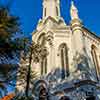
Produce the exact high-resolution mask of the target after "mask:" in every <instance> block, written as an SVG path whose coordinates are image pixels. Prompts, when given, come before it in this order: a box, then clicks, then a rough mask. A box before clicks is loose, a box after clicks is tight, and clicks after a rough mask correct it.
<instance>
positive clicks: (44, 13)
mask: <svg viewBox="0 0 100 100" xmlns="http://www.w3.org/2000/svg"><path fill="white" fill-rule="evenodd" d="M44 16H46V8H45V10H44Z"/></svg>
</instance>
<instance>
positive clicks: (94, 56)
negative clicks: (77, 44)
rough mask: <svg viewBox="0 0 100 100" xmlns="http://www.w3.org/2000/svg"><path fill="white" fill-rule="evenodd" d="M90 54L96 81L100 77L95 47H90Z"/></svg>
mask: <svg viewBox="0 0 100 100" xmlns="http://www.w3.org/2000/svg"><path fill="white" fill-rule="evenodd" d="M91 54H92V58H93V62H94V65H95V69H96V74H97V80H98V77H99V75H100V68H99V63H98V59H97V54H96V47H95V46H94V45H92V46H91Z"/></svg>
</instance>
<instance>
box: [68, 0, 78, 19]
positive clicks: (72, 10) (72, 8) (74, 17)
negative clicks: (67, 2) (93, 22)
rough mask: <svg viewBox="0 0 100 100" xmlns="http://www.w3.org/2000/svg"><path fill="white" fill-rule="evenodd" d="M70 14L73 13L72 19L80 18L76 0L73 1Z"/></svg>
mask: <svg viewBox="0 0 100 100" xmlns="http://www.w3.org/2000/svg"><path fill="white" fill-rule="evenodd" d="M70 15H71V19H72V20H73V19H79V16H78V9H77V8H76V6H75V4H74V2H73V1H72V2H71V9H70Z"/></svg>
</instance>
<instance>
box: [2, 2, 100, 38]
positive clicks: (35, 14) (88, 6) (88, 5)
mask: <svg viewBox="0 0 100 100" xmlns="http://www.w3.org/2000/svg"><path fill="white" fill-rule="evenodd" d="M1 1H2V3H7V2H8V1H11V0H1ZM12 1H13V3H12V6H11V12H12V13H13V14H14V15H17V16H19V17H20V20H21V24H22V25H21V27H22V29H23V31H24V32H25V34H26V35H30V33H31V32H32V31H33V30H35V28H36V25H37V23H38V20H39V19H40V18H41V17H42V0H12ZM60 1H61V15H62V17H63V18H64V19H65V22H66V23H69V22H70V13H69V12H70V10H69V9H70V1H71V0H60ZM74 1H75V5H76V6H77V8H78V10H79V16H80V19H81V20H82V22H83V24H84V25H85V26H86V27H87V28H88V29H90V30H91V31H92V32H94V33H96V34H97V35H98V36H100V11H99V10H100V0H74Z"/></svg>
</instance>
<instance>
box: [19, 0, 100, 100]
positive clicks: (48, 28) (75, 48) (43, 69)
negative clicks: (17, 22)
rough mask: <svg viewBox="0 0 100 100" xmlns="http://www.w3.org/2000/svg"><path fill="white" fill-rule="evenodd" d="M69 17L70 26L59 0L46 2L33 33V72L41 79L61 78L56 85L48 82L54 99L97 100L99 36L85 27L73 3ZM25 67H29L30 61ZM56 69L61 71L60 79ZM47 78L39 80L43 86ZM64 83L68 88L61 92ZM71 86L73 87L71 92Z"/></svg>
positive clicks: (45, 0) (99, 70) (99, 72)
mask: <svg viewBox="0 0 100 100" xmlns="http://www.w3.org/2000/svg"><path fill="white" fill-rule="evenodd" d="M70 16H71V21H70V24H69V25H67V24H66V23H65V21H64V19H63V18H62V17H61V15H60V0H43V17H42V19H40V20H39V22H38V25H37V27H36V30H35V31H34V32H33V33H32V42H33V46H32V51H33V52H32V55H31V56H32V60H31V69H32V70H34V71H35V72H37V73H38V75H39V77H45V78H46V77H47V78H46V79H48V77H49V78H50V77H51V78H50V79H52V78H53V77H56V79H59V81H57V83H56V84H55V82H54V80H53V81H52V80H49V79H48V80H49V81H48V80H47V81H48V84H49V85H50V86H53V85H54V87H51V90H52V88H53V89H55V91H53V90H52V93H54V95H55V97H56V96H58V95H59V96H62V95H63V96H64V95H67V96H69V97H71V96H72V95H73V96H75V97H74V98H75V99H71V100H84V98H88V97H89V95H92V96H96V99H97V100H98V97H99V96H98V95H97V94H99V93H100V91H98V89H97V86H96V85H97V84H99V82H100V37H98V36H97V35H96V34H94V33H93V32H91V31H89V30H88V29H87V28H86V27H84V25H83V23H82V21H81V20H80V18H79V14H78V9H77V7H76V6H75V4H74V2H71V7H70ZM21 65H22V64H21ZM21 65H20V66H21ZM23 65H24V66H26V65H27V60H26V64H25V62H24V64H23ZM20 68H21V67H20ZM56 70H59V71H58V74H57V76H56V75H55V71H56ZM46 79H44V81H39V82H40V84H42V83H41V82H43V84H44V83H45V80H46ZM49 82H50V83H49ZM38 84H39V83H38ZM43 84H42V85H43ZM51 84H52V85H51ZM59 84H60V85H59ZM64 84H66V87H65V88H63V89H62V90H59V86H61V85H62V87H63V85H64ZM68 84H72V87H71V86H70V88H71V89H72V90H71V91H69V90H68V89H69V87H67V85H68ZM75 84H77V85H75ZM87 84H88V85H87ZM94 84H95V86H93V85H94ZM83 85H84V87H83ZM36 87H37V84H36ZM73 87H74V88H73ZM21 88H22V86H21ZM21 88H20V89H21ZM60 88H61V87H60ZM77 88H78V90H77ZM22 89H23V88H22ZM56 89H58V90H59V91H60V92H59V91H58V92H57V90H56ZM74 89H75V90H74ZM34 90H35V89H34ZM51 90H49V92H50V91H51ZM65 90H66V91H67V90H68V91H67V92H66V91H65ZM81 90H83V91H85V92H83V91H81ZM57 93H58V94H57ZM86 93H88V94H86ZM89 93H90V94H89ZM77 95H79V97H78V96H77ZM50 100H54V99H50ZM57 100H60V99H57ZM61 100H62V99H61ZM68 100H69V99H68ZM85 100H88V99H85ZM91 100H92V99H91ZM93 100H95V99H93Z"/></svg>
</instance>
